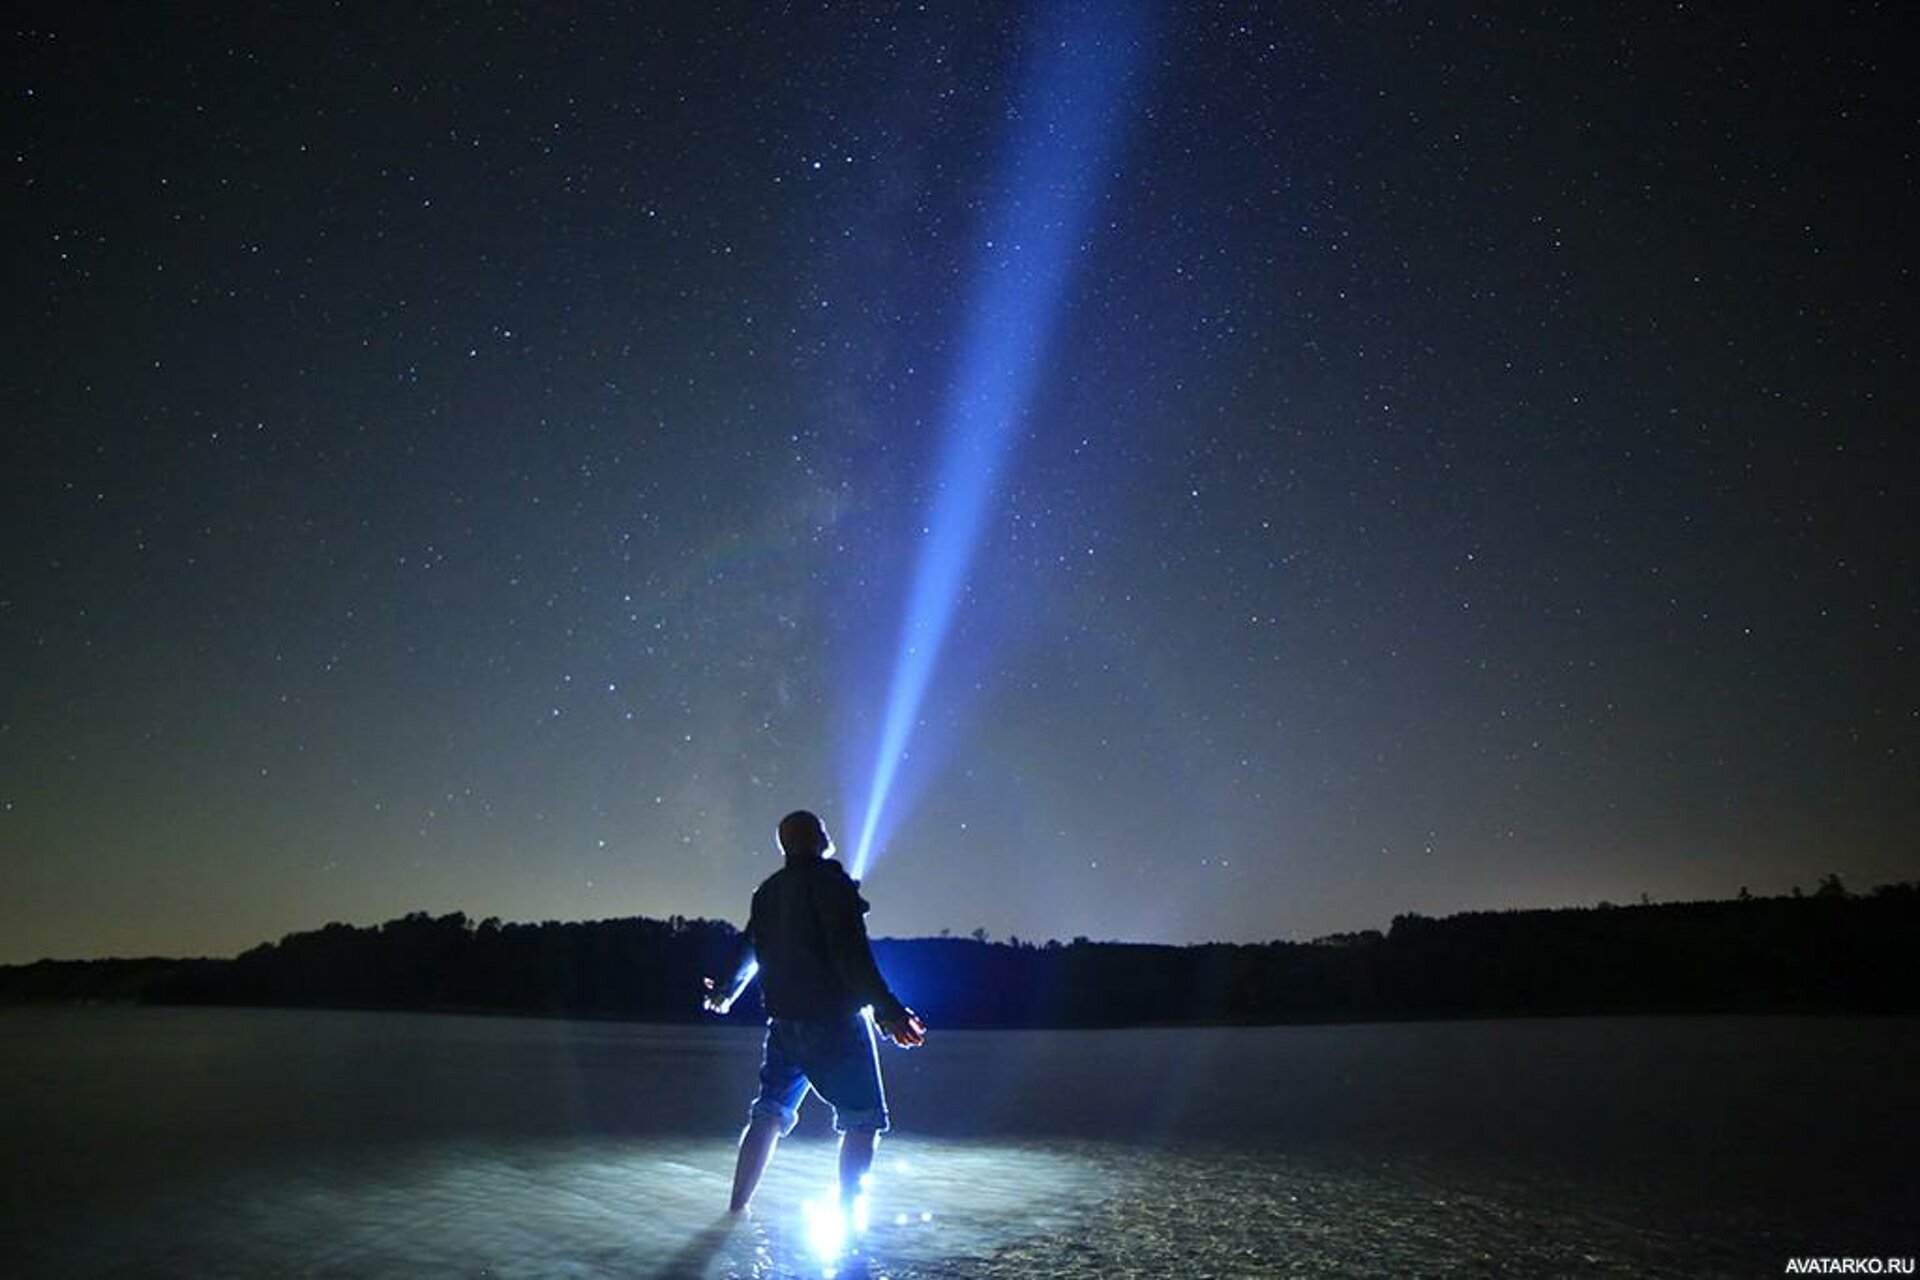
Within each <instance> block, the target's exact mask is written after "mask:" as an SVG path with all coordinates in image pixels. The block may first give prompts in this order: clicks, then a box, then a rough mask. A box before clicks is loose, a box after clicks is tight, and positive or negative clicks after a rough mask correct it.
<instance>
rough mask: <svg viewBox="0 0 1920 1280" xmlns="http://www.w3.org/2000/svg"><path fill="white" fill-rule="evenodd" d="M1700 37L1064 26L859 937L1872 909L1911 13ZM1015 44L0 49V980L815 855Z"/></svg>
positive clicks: (869, 717)
mask: <svg viewBox="0 0 1920 1280" xmlns="http://www.w3.org/2000/svg"><path fill="white" fill-rule="evenodd" d="M1754 8H1755V7H1752V6H1744V5H1736V6H1711V5H1699V6H1696V5H1687V4H1681V5H1675V4H1665V5H1660V6H1654V5H1629V6H1611V5H1607V6H1602V5H1586V6H1540V7H1534V6H1526V5H1511V6H1466V5H1457V6H1445V5H1399V4H1344V3H1342V4H1303V5H1280V4H1251V3H1236V4H1225V3H1219V4H1216V3H1195V4H1182V5H1177V6H1164V7H1162V8H1160V9H1159V10H1157V11H1156V12H1154V13H1152V14H1150V15H1148V17H1147V19H1146V20H1145V21H1144V23H1142V24H1139V25H1138V26H1133V27H1129V26H1128V25H1127V24H1125V23H1121V22H1118V21H1112V22H1109V21H1108V19H1109V17H1110V16H1111V15H1110V14H1103V12H1102V10H1101V9H1100V8H1099V7H1098V6H1082V7H1081V9H1080V10H1079V11H1078V13H1077V17H1078V18H1080V19H1083V20H1085V22H1086V23H1087V24H1090V27H1091V30H1090V31H1088V32H1082V33H1081V35H1080V36H1078V37H1076V38H1079V39H1084V40H1093V41H1095V42H1099V41H1103V40H1106V41H1113V42H1116V44H1118V45H1124V49H1123V50H1122V52H1124V53H1125V55H1126V61H1127V64H1128V66H1129V67H1130V68H1131V70H1130V71H1129V73H1128V76H1127V79H1126V81H1125V83H1124V85H1123V86H1122V88H1121V90H1120V93H1119V96H1118V99H1117V101H1116V103H1115V105H1114V107H1113V110H1112V111H1111V112H1110V113H1109V114H1108V116H1107V117H1106V121H1107V123H1106V125H1105V126H1103V127H1105V128H1107V129H1110V130H1111V132H1110V134H1108V135H1107V136H1105V139H1104V141H1105V144H1106V145H1107V147H1108V150H1107V152H1106V153H1105V154H1104V156H1103V157H1102V158H1101V159H1100V160H1099V161H1098V164H1097V166H1096V167H1097V169H1098V173H1097V175H1096V178H1097V181H1096V182H1095V184H1094V187H1095V189H1094V190H1093V191H1092V194H1091V196H1090V204H1089V207H1088V210H1087V214H1086V217H1085V220H1084V221H1085V225H1084V226H1082V227H1077V228H1075V229H1074V235H1073V236H1072V238H1071V239H1072V243H1071V246H1070V255H1071V261H1070V263H1069V264H1068V266H1067V268H1066V270H1065V271H1064V281H1065V283H1064V284H1063V286H1062V292H1061V296H1060V301H1059V305H1058V308H1057V313H1056V315H1055V317H1054V323H1053V324H1052V325H1051V327H1050V329H1049V331H1048V332H1047V333H1046V334H1045V335H1044V344H1043V347H1041V348H1036V349H1038V350H1042V351H1043V354H1042V356H1041V358H1040V360H1039V361H1038V365H1037V369H1038V372H1037V373H1036V375H1035V377H1034V380H1033V385H1032V388H1031V394H1030V396H1029V398H1028V399H1027V401H1026V404H1025V407H1024V411H1023V412H1022V413H1021V414H1020V415H1019V419H1018V421H1017V423H1015V424H1014V426H1013V442H1012V444H1011V451H1010V454H1009V458H1008V461H1007V464H1006V466H1005V467H1004V468H1003V470H1002V471H1001V473H1000V475H999V483H998V485H997V486H996V487H995V488H994V490H993V492H992V493H991V495H990V498H989V502H988V505H987V507H986V508H985V513H984V517H983V520H982V525H981V536H980V538H979V541H978V546H977V550H976V551H975V553H974V557H973V559H972V561H971V564H970V567H969V569H968V572H967V575H966V578H965V582H964V584H963V589H962V591H961V594H960V596H959V597H958V599H957V601H956V605H955V610H954V621H953V630H952V633H951V635H950V637H949V639H948V641H947V643H946V645H945V647H944V648H943V649H942V650H941V654H940V657H939V660H938V663H937V666H936V670H935V671H934V673H933V675H932V678H931V681H930V685H929V690H928V693H927V697H926V700H925V702H924V704H923V705H922V706H921V707H920V708H919V712H918V715H917V717H916V720H915V723H914V727H913V733H912V736H911V741H910V744H909V747H908V757H909V762H908V764H907V765H906V766H904V767H903V773H902V778H903V782H902V786H901V787H900V788H899V789H898V790H897V792H896V794H895V797H894V800H893V802H892V803H893V806H894V807H893V808H892V809H891V810H890V811H889V815H888V830H889V832H890V835H889V838H888V840H887V842H886V845H885V847H884V848H883V849H882V851H881V852H880V854H879V856H878V857H877V859H876V860H875V862H874V863H873V865H872V867H871V869H870V870H869V872H868V875H867V880H866V886H867V893H868V896H869V897H870V898H871V899H872V900H873V901H874V902H875V909H874V912H873V915H872V916H871V917H870V925H871V927H872V928H873V930H874V931H875V932H876V933H877V934H890V935H895V936H916V935H925V934H933V933H937V932H939V931H940V930H942V929H951V930H953V931H954V932H955V933H965V932H970V931H972V930H973V929H975V928H985V929H987V930H988V931H989V932H990V933H991V934H992V935H993V936H994V937H996V938H1004V937H1007V936H1008V935H1015V936H1019V937H1021V938H1026V939H1031V940H1045V939H1048V938H1060V939H1063V940H1065V939H1068V938H1071V937H1074V936H1078V935H1085V936H1089V937H1094V938H1114V939H1137V940H1153V941H1172V942H1193V941H1203V940H1224V941H1261V940H1266V939H1273V938H1288V939H1308V938H1312V937H1316V936H1320V935H1324V934H1327V933H1332V932H1336V931H1346V930H1354V929H1364V928H1383V927H1385V926H1386V925H1387V923H1388V922H1389V921H1390V920H1391V919H1392V917H1393V916H1394V915H1396V914H1398V913H1401V912H1406V911H1418V912H1421V913H1425V914H1430V915H1433V914H1445V913H1448V912H1453V911H1459V910H1467V909H1477V908H1506V907H1528V906H1559V905H1579V904H1592V903H1595V902H1597V901H1600V900H1611V901H1616V902H1631V901H1638V900H1639V899H1640V897H1641V895H1643V894H1644V895H1648V896H1649V897H1650V898H1651V899H1652V900H1655V901H1662V900H1674V899H1686V898H1699V897H1730V896H1732V895H1734V894H1735V893H1737V892H1738V891H1739V890H1740V889H1741V888H1742V887H1749V888H1750V889H1751V890H1752V891H1753V892H1755V893H1761V894H1764V893H1782V892H1786V891H1788V890H1789V889H1790V888H1791V887H1792V886H1794V885H1802V886H1805V887H1806V888H1808V889H1811V888H1812V887H1813V886H1814V884H1815V883H1816V882H1817V881H1818V879H1819V877H1820V876H1822V875H1824V874H1826V873H1829V872H1833V873H1838V874H1840V875H1841V876H1842V877H1843V878H1844V880H1845V881H1846V883H1847V884H1848V885H1849V886H1851V887H1854V888H1860V889H1863V888H1866V887H1869V886H1871V885H1874V884H1878V883H1884V882H1888V881H1894V880H1903V879H1912V878H1914V877H1916V876H1917V875H1920V841H1916V838H1915V835H1916V831H1917V830H1920V787H1916V786H1915V785H1914V778H1915V776H1916V764H1920V670H1917V669H1916V651H1915V646H1916V642H1917V641H1920V598H1917V597H1916V589H1915V584H1916V580H1917V578H1916V572H1915V570H1916V565H1915V545H1916V539H1915V537H1914V526H1915V518H1914V516H1913V514H1912V512H1913V506H1912V502H1913V495H1914V494H1915V492H1916V484H1915V481H1916V475H1915V466H1914V463H1913V460H1912V459H1913V456H1914V455H1913V452H1912V447H1911V444H1910V442H1909V441H1908V440H1907V439H1906V438H1905V437H1906V436H1907V435H1908V434H1909V433H1910V432H1911V430H1912V428H1913V426H1914V412H1913V410H1914V404H1915V395H1914V392H1915V370H1914V363H1913V355H1912V350H1911V340H1912V336H1913V335H1914V334H1915V333H1916V332H1917V331H1920V330H1917V328H1916V316H1915V308H1914V302H1913V299H1914V297H1915V293H1916V289H1915V286H1916V281H1915V278H1914V271H1913V252H1912V248H1911V239H1912V233H1911V229H1912V227H1914V226H1915V225H1920V218H1916V213H1920V210H1916V201H1915V198H1914V197H1915V177H1916V160H1915V146H1914V139H1915V137H1916V130H1915V124H1916V110H1915V99H1914V96H1913V94H1912V91H1911V88H1910V86H1909V85H1908V84H1907V83H1906V80H1907V77H1906V75H1905V67H1904V65H1903V63H1904V60H1903V59H1902V58H1901V57H1900V56H1899V51H1900V50H1901V49H1902V48H1904V47H1905V45H1904V44H1903V43H1902V41H1901V40H1900V39H1899V38H1897V37H1896V34H1895V22H1896V16H1897V14H1898V13H1899V12H1900V9H1901V6H1897V5H1884V6H1881V5H1856V4H1832V5H1813V4H1807V5H1769V6H1761V7H1759V8H1764V10H1765V13H1764V14H1762V15H1759V16H1756V15H1755V13H1754V12H1753V11H1752V10H1753V9H1754ZM36 9H37V11H36ZM1032 10H1033V6H1020V5H1010V4H1002V3H977V2H974V0H969V3H965V4H927V5H907V4H900V5H891V4H865V5H860V4H836V5H822V4H799V3H795V4H785V5H776V4H759V3H726V2H724V0H723V2H718V3H701V4H684V5H682V4H673V5H627V4H611V3H608V4H590V3H583V4H578V5H534V4H489V5H482V4H468V3H449V4H423V5H401V6H391V5H362V4H343V5H322V4H301V5H266V6H240V5H230V6H158V5H154V6H143V5H134V6H121V5H112V6H108V5H86V4H61V5H56V6H37V7H36V6H27V7H24V8H16V9H15V10H13V11H11V16H10V17H9V20H8V23H9V25H8V29H7V30H6V32H5V34H4V41H5V48H6V54H5V59H6V60H5V70H6V80H5V86H6V92H7V96H8V99H9V106H8V108H7V110H6V111H5V112H4V113H3V114H0V136H3V137H4V143H5V146H4V150H0V160H4V162H5V163H6V165H7V167H8V170H9V179H8V182H7V184H6V195H5V201H6V206H5V212H6V226H7V228H8V232H7V235H6V237H5V239H4V245H3V247H0V254H4V261H5V289H6V297H7V299H8V303H7V306H6V307H5V309H4V312H3V313H0V317H3V318H0V323H3V324H4V325H5V328H6V332H5V338H4V342H0V361H4V365H3V366H0V367H3V369H4V376H0V413H4V427H5V435H4V438H5V442H6V443H5V454H4V458H5V465H4V467H3V468H0V484H3V485H4V492H5V502H4V514H3V515H0V519H4V521H5V552H4V558H3V559H0V962H18V961H26V960H32V959H35V958H37V957H40V956H49V955H51V956H61V957H90V956H103V955H144V954H168V955H184V954H215V955H219V954H232V953H234V952H237V951H239V950H241V949H243V948H245V947H247V946H251V945H253V944H254V943H256V942H259V941H262V940H265V939H271V938H277V937H279V936H280V935H282V934H284V933H286V932H290V931H294V930H300V929H307V928H315V927H318V926H320V925H322V924H324V923H326V922H328V921H331V920H344V921H348V922H351V923H358V924H370V923H375V922H378V921H381V920H385V919H388V918H391V917H394V916H398V915H401V914H404V913H406V912H408V911H413V910H427V911H431V912H433V913H435V914H440V913H444V912H448V911H454V910H463V911H465V912H467V913H468V914H469V915H470V916H473V917H474V918H480V917H485V916H499V917H501V918H503V919H507V920H545V919H560V920H571V919H597V918H603V917H609V916H625V915H649V916H655V917H665V916H668V915H674V914H680V915H687V916H709V917H719V918H727V919H734V920H739V919H740V918H742V917H743V915H744V910H745V906H746V900H747V896H748V894H749V893H750V891H751V889H752V887H753V885H754V884H755V883H756V882H757V880H758V879H759V878H760V877H761V876H763V875H765V874H767V873H768V872H769V871H771V870H772V869H773V868H774V866H775V865H776V862H777V858H776V855H775V854H774V853H773V851H772V846H771V831H772V828H773V825H774V823H775V822H776V821H777V820H778V818H779V817H780V815H781V814H782V813H784V812H786V811H787V810H788V809H791V808H795V807H801V806H805V807H811V808H816V809H818V810H820V811H821V812H822V813H823V814H824V815H825V817H826V819H827V821H828V823H829V825H830V826H831V827H832V828H833V829H834V830H835V832H836V833H838V834H839V835H840V836H841V838H842V843H843V845H844V844H846V843H847V842H848V837H849V835H850V833H851V832H852V831H853V830H854V828H856V827H857V825H858V823H859V819H860V817H861V814H860V812H859V809H860V806H861V805H863V804H864V803H865V800H866V792H867V788H868V784H869V780H870V779H869V774H870V772H871V770H872V766H873V762H874V754H873V753H874V751H875V748H876V743H877V739H878V723H879V718H880V716H881V713H882V707H881V705H880V704H881V702H882V701H883V698H884V692H885V688H886V685H887V680H888V678H889V675H890V673H891V671H892V669H893V664H894V662H895V656H896V649H897V648H898V642H899V638H900V629H901V617H902V611H903V608H904V601H905V598H906V595H907V592H908V589H909V585H910V581H911V579H912V576H913V574H914V572H915V564H916V553H917V548H918V547H919V545H920V539H921V537H922V533H923V530H924V528H925V525H926V522H927V512H928V511H929V509H930V506H931V504H932V503H933V500H934V498H935V496H936V495H937V493H938V492H939V489H940V485H941V483H942V481H941V478H940V475H939V458H940V456H941V441H942V438H943V433H944V432H946V431H947V430H948V428H949V423H948V421H947V418H948V414H949V406H950V404H951V403H953V399H954V397H955V396H956V395H957V394H960V393H961V392H963V391H964V388H961V389H956V387H955V386H954V382H955V380H956V379H957V378H958V377H960V376H961V371H962V370H963V369H965V368H966V367H967V357H968V352H967V351H966V350H964V349H963V347H964V346H965V343H966V335H967V333H968V332H969V320H970V316H969V311H970V309H971V308H973V307H974V306H975V300H976V297H977V292H978V288H979V280H980V278H981V272H982V270H983V266H982V264H983V262H985V261H988V258H987V256H986V255H987V254H988V252H989V249H990V246H988V245H987V244H986V241H987V240H988V239H989V238H990V237H991V236H992V235H993V234H994V232H993V230H992V229H993V228H994V227H995V226H999V225H1005V223H1004V222H996V219H1003V218H1004V217H1005V216H1006V211H1007V210H1008V209H1009V208H1011V209H1014V210H1016V211H1017V210H1018V209H1020V208H1022V207H1024V206H1022V205H1021V203H1020V201H1021V200H1022V195H1023V193H1022V192H1020V191H1019V190H1016V189H1014V188H1015V187H1016V185H1017V175H1016V174H1015V173H1014V170H1013V167H1012V166H1011V165H1010V163H1009V148H1010V147H1011V146H1012V145H1013V139H1014V137H1015V136H1016V134H1017V133H1018V130H1019V128H1020V127H1021V125H1022V122H1023V121H1026V122H1030V121H1032V120H1033V119H1034V118H1035V113H1036V112H1043V111H1044V110H1045V107H1046V104H1044V103H1036V102H1035V101H1034V100H1033V98H1032V97H1031V93H1030V91H1029V90H1028V89H1027V88H1026V87H1024V86H1026V85H1028V84H1029V82H1030V79H1029V76H1028V72H1027V69H1028V68H1030V67H1031V66H1032V65H1034V64H1035V62H1036V59H1039V58H1040V57H1041V55H1042V54H1043V53H1044V52H1045V45H1046V43H1047V42H1046V40H1044V39H1040V38H1038V37H1036V35H1035V32H1036V31H1038V30H1041V29H1043V25H1042V24H1037V23H1036V21H1035V13H1034V12H1033V11H1032ZM1016 225H1017V223H1016ZM1002 248H1004V246H1002ZM1902 424H1905V425H1904V426H1903V425H1902Z"/></svg>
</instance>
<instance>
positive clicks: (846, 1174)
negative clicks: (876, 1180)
mask: <svg viewBox="0 0 1920 1280" xmlns="http://www.w3.org/2000/svg"><path fill="white" fill-rule="evenodd" d="M879 1141H880V1131H879V1130H877V1129H848V1130H847V1131H846V1132H845V1133H843V1134H841V1135H840V1203H841V1205H842V1206H843V1207H844V1208H847V1209H851V1208H853V1202H854V1201H855V1200H857V1199H858V1198H859V1197H860V1193H861V1192H862V1191H864V1190H865V1189H866V1185H867V1171H868V1170H870V1169H872V1168H873V1148H874V1146H875V1145H876V1144H877V1143H878V1142H879Z"/></svg>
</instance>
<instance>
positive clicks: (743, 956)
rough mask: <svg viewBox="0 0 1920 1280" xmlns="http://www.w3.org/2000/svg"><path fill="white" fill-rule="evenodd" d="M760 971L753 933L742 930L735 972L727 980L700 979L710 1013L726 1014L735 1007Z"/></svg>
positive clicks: (703, 1001) (735, 957)
mask: <svg viewBox="0 0 1920 1280" xmlns="http://www.w3.org/2000/svg"><path fill="white" fill-rule="evenodd" d="M759 972H760V960H759V958H758V957H757V956H756V955H755V953H754V950H753V935H752V934H751V933H747V932H744V931H742V933H741V934H740V941H739V943H738V945H736V946H735V948H734V955H733V972H732V976H730V977H729V978H727V980H726V982H725V983H724V984H723V983H720V982H716V981H715V980H714V979H712V978H702V979H700V985H701V986H702V987H703V988H704V989H705V991H706V996H705V998H704V999H702V1000H701V1002H700V1003H701V1004H702V1005H704V1006H705V1007H706V1009H707V1011H708V1012H709V1013H718V1014H723V1015H724V1014H725V1013H726V1012H727V1011H728V1010H730V1009H732V1008H733V1004H734V1001H736V1000H738V999H739V998H740V997H741V995H742V994H744V993H745V992H746V989H747V984H748V983H749V982H752V981H753V978H754V975H755V974H757V973H759Z"/></svg>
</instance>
